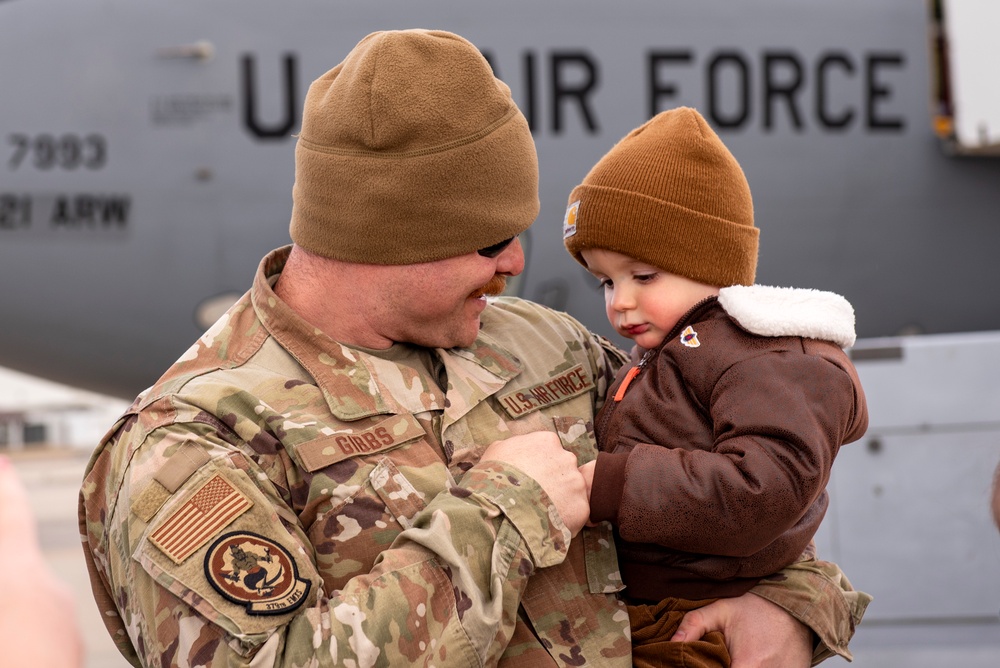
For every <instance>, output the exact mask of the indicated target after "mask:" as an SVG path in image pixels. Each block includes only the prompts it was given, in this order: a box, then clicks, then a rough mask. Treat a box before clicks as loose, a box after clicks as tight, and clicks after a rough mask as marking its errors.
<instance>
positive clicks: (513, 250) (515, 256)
mask: <svg viewBox="0 0 1000 668" xmlns="http://www.w3.org/2000/svg"><path fill="white" fill-rule="evenodd" d="M522 271H524V248H522V247H521V239H520V237H518V238H516V239H514V241H512V242H511V243H510V245H509V246H507V247H506V248H504V249H503V252H502V253H500V255H498V256H497V273H498V274H503V275H504V276H517V275H518V274H520V273H521V272H522Z"/></svg>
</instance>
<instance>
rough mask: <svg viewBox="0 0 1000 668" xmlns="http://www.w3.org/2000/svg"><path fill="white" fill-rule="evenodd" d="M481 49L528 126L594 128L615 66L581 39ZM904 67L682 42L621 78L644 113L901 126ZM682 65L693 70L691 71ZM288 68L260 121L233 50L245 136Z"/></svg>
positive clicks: (720, 124) (292, 119)
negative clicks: (687, 110) (509, 51)
mask: <svg viewBox="0 0 1000 668" xmlns="http://www.w3.org/2000/svg"><path fill="white" fill-rule="evenodd" d="M483 55H485V56H486V58H487V60H489V61H490V64H491V65H492V66H493V69H494V71H495V72H496V73H497V76H499V77H500V78H501V79H504V80H506V81H508V83H510V84H511V86H512V92H513V94H514V97H515V100H516V101H517V103H518V106H520V107H521V110H522V111H523V112H524V115H525V117H526V118H527V120H528V124H529V125H530V127H531V129H532V132H535V133H536V134H537V133H538V132H550V133H552V134H554V135H558V134H561V133H562V132H563V131H564V130H566V128H567V127H568V125H569V124H570V119H571V118H573V119H578V120H579V122H580V123H581V125H582V128H583V130H584V132H586V133H588V134H598V133H599V132H600V130H601V119H600V117H599V114H598V104H597V97H598V96H599V95H600V89H601V86H602V82H603V81H604V78H605V77H619V76H621V75H622V73H621V72H618V71H615V72H610V71H609V70H608V69H607V68H606V67H605V66H604V63H602V60H601V58H600V57H599V56H597V55H595V54H594V53H593V52H592V51H590V50H587V49H553V50H548V51H543V50H540V49H526V50H523V51H521V52H520V54H518V56H517V60H516V61H513V62H512V61H511V59H510V58H509V57H505V58H500V57H498V56H497V55H496V54H495V53H494V52H493V51H491V50H489V49H486V50H484V51H483ZM518 61H519V62H518ZM904 67H906V59H905V57H904V55H903V53H902V52H899V51H892V50H871V51H864V52H858V53H852V52H850V51H847V50H844V49H827V50H823V51H820V52H818V53H815V54H811V55H806V54H803V53H801V52H799V51H796V50H795V49H791V48H776V47H775V48H763V49H761V50H760V51H758V52H756V53H750V52H747V51H745V50H741V49H737V48H719V49H716V50H713V51H710V52H708V53H707V54H702V53H699V52H698V51H696V50H695V49H692V48H684V47H680V48H651V49H649V50H647V51H646V52H645V53H643V54H641V55H640V57H639V58H638V59H637V60H636V69H637V70H639V69H640V68H641V71H642V77H639V76H635V75H636V71H631V72H629V73H628V76H627V77H626V78H627V79H628V80H635V81H643V82H644V83H645V90H644V91H641V92H640V91H637V93H638V94H639V99H638V100H637V101H638V102H640V103H644V104H645V107H646V109H645V112H646V113H647V114H648V115H649V116H650V117H652V116H654V115H655V114H656V113H657V112H659V111H662V110H663V109H667V108H670V107H674V106H678V105H692V106H696V107H698V108H699V109H700V110H701V111H702V112H703V113H704V114H705V116H706V117H708V118H709V120H710V121H711V122H712V124H713V125H714V126H715V127H717V128H719V129H721V130H741V129H745V128H748V127H751V126H754V125H757V126H759V127H760V128H762V129H764V130H765V131H772V130H774V129H776V128H777V127H779V125H785V126H786V127H790V128H791V129H792V130H794V131H796V132H802V131H805V130H807V129H809V128H810V127H812V128H816V129H819V130H821V131H824V132H843V131H847V130H851V129H860V130H864V131H867V132H901V131H903V130H904V129H905V121H904V119H903V118H902V117H901V116H900V115H899V114H898V113H897V112H895V111H893V109H892V100H893V97H894V92H895V83H894V82H895V77H896V75H898V74H899V70H900V69H901V68H904ZM692 68H694V69H695V70H697V71H696V72H694V73H693V72H691V70H692ZM298 71H299V67H298V56H297V55H296V54H294V53H286V54H284V56H283V57H282V65H281V72H282V75H281V76H282V79H283V84H282V91H281V92H280V93H279V96H280V99H281V100H283V103H281V104H280V105H279V108H281V109H284V112H283V116H282V117H279V118H268V119H266V121H265V120H264V119H262V118H260V112H259V111H258V110H259V109H260V107H261V106H262V105H261V102H260V99H259V98H262V97H263V96H269V98H270V96H271V95H273V90H274V89H273V88H272V87H270V86H264V85H260V84H259V82H258V74H257V57H256V56H255V55H253V54H244V55H243V56H242V58H241V63H240V76H241V90H242V109H243V114H242V115H243V122H244V127H245V129H246V130H247V131H248V132H249V133H250V134H251V135H252V136H254V137H256V138H258V139H261V140H285V139H289V138H290V137H291V132H292V129H293V128H294V127H296V126H297V124H298V118H297V109H298V108H299V107H300V106H301V105H300V104H298V103H297V101H296V96H297V91H299V90H302V89H303V87H302V86H301V82H299V81H298V80H297V77H298ZM692 74H695V77H694V78H692ZM511 75H517V76H518V77H519V81H518V82H517V83H515V82H514V78H513V76H511ZM682 80H683V81H685V82H687V84H686V85H685V84H683V83H681V81H682ZM695 80H698V83H694V81H695ZM643 98H644V99H643ZM272 101H273V99H272ZM188 103H189V104H190V101H188Z"/></svg>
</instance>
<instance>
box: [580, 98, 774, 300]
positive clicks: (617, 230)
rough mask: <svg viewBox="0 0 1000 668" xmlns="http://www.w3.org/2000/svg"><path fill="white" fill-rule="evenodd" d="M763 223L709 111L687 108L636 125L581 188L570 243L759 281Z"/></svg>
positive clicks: (737, 280)
mask: <svg viewBox="0 0 1000 668" xmlns="http://www.w3.org/2000/svg"><path fill="white" fill-rule="evenodd" d="M757 236H758V230H757V228H755V227H754V224H753V201H752V199H751V197H750V186H749V184H747V180H746V177H745V176H744V175H743V170H742V169H740V165H739V163H737V162H736V158H734V157H733V155H732V154H731V153H730V152H729V150H728V149H727V148H726V147H725V145H724V144H723V143H722V140H720V139H719V137H718V135H716V134H715V132H713V131H712V128H711V127H709V125H708V123H707V122H705V119H704V118H702V117H701V115H700V114H699V113H698V112H697V111H695V110H694V109H689V108H687V107H681V108H678V109H672V110H670V111H664V112H661V113H660V114H657V115H656V116H654V117H653V118H652V119H651V120H650V121H648V122H647V123H646V124H644V125H642V126H640V127H638V128H636V129H635V130H633V131H632V132H630V133H629V134H628V135H626V136H625V137H624V138H623V139H622V140H621V141H620V142H618V143H617V144H616V145H615V146H614V147H613V148H612V149H611V150H610V151H608V153H607V154H606V155H605V156H604V157H603V158H601V159H600V161H598V163H597V164H596V165H594V167H593V169H591V170H590V173H589V174H587V176H586V177H585V178H584V179H583V183H581V184H580V185H578V186H577V187H576V188H574V189H573V192H572V193H571V194H570V196H569V207H568V208H567V210H566V218H565V220H564V222H563V242H564V243H565V244H566V249H567V250H568V251H569V252H570V254H571V255H572V256H573V257H574V258H575V259H576V261H577V262H579V263H580V264H582V265H584V266H587V264H586V262H584V260H583V257H582V256H581V255H580V251H581V250H583V249H585V248H603V249H606V250H611V251H616V252H618V253H622V254H624V255H628V256H630V257H634V258H636V259H638V260H640V261H642V262H645V263H647V264H651V265H653V266H655V267H659V268H661V269H666V270H667V271H669V272H671V273H673V274H678V275H680V276H685V277H687V278H690V279H692V280H695V281H698V282H700V283H706V284H708V285H713V286H718V287H726V286H730V285H737V284H739V285H752V284H753V281H754V275H755V273H756V271H757Z"/></svg>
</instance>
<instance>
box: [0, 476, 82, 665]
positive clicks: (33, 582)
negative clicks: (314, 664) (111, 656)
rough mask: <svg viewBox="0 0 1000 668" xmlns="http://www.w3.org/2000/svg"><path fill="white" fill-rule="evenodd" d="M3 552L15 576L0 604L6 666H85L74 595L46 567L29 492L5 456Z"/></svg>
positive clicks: (0, 522)
mask: <svg viewBox="0 0 1000 668" xmlns="http://www.w3.org/2000/svg"><path fill="white" fill-rule="evenodd" d="M0 554H2V555H4V568H5V569H6V570H7V573H8V574H9V575H10V577H8V578H6V582H5V583H4V587H3V599H2V600H3V605H0V647H2V648H3V662H4V665H10V666H32V668H64V667H68V668H74V667H75V666H82V665H83V646H82V643H81V640H80V631H79V628H78V627H77V622H76V611H75V607H74V603H73V598H72V595H71V594H70V592H69V589H68V588H67V587H66V585H65V584H63V583H62V582H61V581H60V580H58V579H57V578H56V577H55V575H53V574H52V571H50V570H49V567H48V564H46V563H45V558H44V557H43V555H42V551H41V548H40V547H39V545H38V536H37V533H36V529H35V518H34V516H33V515H32V512H31V506H30V505H29V504H28V496H27V492H26V491H25V489H24V485H23V484H22V483H21V481H20V479H19V478H18V477H17V473H16V471H15V470H14V467H13V465H12V464H11V463H10V461H9V460H8V459H7V458H5V457H0Z"/></svg>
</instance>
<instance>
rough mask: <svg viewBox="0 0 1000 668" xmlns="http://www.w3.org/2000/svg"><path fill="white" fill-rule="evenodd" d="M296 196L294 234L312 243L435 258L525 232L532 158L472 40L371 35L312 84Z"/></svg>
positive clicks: (350, 254)
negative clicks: (342, 60) (470, 41)
mask: <svg viewBox="0 0 1000 668" xmlns="http://www.w3.org/2000/svg"><path fill="white" fill-rule="evenodd" d="M292 196H293V205H292V221H291V230H290V231H291V236H292V240H293V241H294V242H295V243H296V244H298V245H299V246H302V247H303V248H305V249H306V250H308V251H311V252H313V253H316V254H318V255H323V256H326V257H331V258H335V259H338V260H344V261H348V262H358V263H364V264H413V263H417V262H431V261H434V260H440V259H443V258H447V257H453V256H456V255H463V254H465V253H470V252H472V251H475V250H478V249H480V248H485V247H486V246H491V245H493V244H496V243H499V242H500V241H503V240H504V239H508V238H510V237H512V236H514V235H516V234H519V233H520V232H523V231H524V230H525V229H527V228H528V227H529V226H530V225H531V223H532V222H533V221H534V220H535V217H536V216H537V215H538V207H539V203H538V160H537V157H536V155H535V144H534V141H533V140H532V138H531V131H530V130H529V129H528V123H527V121H525V119H524V116H523V115H522V114H521V112H520V111H519V110H518V108H517V106H516V105H515V104H514V102H513V100H512V99H511V95H510V89H509V88H508V87H507V86H506V85H505V84H504V83H503V82H502V81H500V80H499V79H497V78H495V77H494V76H493V71H492V69H491V68H490V65H489V63H488V62H487V61H486V59H485V58H483V56H482V54H480V52H479V50H478V49H476V47H475V46H473V45H472V44H471V43H469V42H468V41H467V40H465V39H463V38H462V37H459V36H458V35H453V34H451V33H448V32H441V31H429V30H403V31H390V32H377V33H372V34H371V35H368V36H367V37H365V38H364V39H363V40H361V41H360V42H359V43H358V45H357V46H356V47H354V49H353V50H352V51H351V52H350V53H349V54H348V56H347V58H346V59H344V62H342V63H340V64H339V65H337V66H336V67H334V68H333V69H332V70H330V71H329V72H327V73H326V74H324V75H323V76H322V77H320V78H319V79H317V80H316V81H314V82H313V84H312V85H311V86H310V87H309V93H308V94H307V95H306V101H305V108H304V111H303V117H302V132H301V134H300V135H299V141H298V145H297V146H296V149H295V187H294V189H293V191H292Z"/></svg>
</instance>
